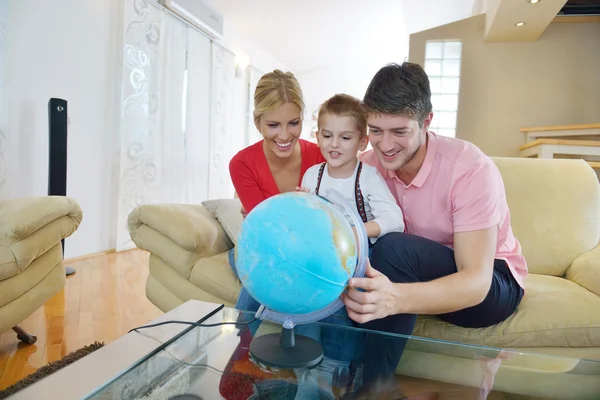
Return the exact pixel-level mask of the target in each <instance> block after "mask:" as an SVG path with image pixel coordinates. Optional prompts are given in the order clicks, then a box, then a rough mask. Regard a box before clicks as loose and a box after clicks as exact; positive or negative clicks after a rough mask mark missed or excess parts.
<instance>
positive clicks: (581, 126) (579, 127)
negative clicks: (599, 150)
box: [521, 124, 600, 133]
mask: <svg viewBox="0 0 600 400" xmlns="http://www.w3.org/2000/svg"><path fill="white" fill-rule="evenodd" d="M585 129H600V124H578V125H556V126H534V127H531V128H521V132H523V133H529V132H553V131H578V130H585Z"/></svg>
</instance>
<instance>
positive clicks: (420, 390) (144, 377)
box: [87, 308, 600, 400]
mask: <svg viewBox="0 0 600 400" xmlns="http://www.w3.org/2000/svg"><path fill="white" fill-rule="evenodd" d="M252 320H254V315H253V314H251V313H244V312H239V311H238V310H234V309H230V308H220V309H218V311H217V312H216V313H214V315H212V316H210V317H209V318H207V319H206V320H205V321H203V322H202V324H203V325H206V324H221V323H224V322H225V323H226V324H221V325H216V326H212V327H190V328H189V329H186V330H184V331H183V333H182V334H180V335H178V336H176V337H175V338H173V339H172V340H171V341H169V342H166V343H164V344H163V345H161V346H159V347H158V348H157V349H156V351H154V352H152V353H150V354H148V355H147V356H146V357H145V358H144V359H142V360H140V361H139V362H138V363H136V364H135V365H134V366H133V367H132V368H130V369H129V370H127V371H125V372H124V373H122V374H121V375H119V376H117V377H115V378H114V379H113V380H112V381H110V382H107V383H106V384H105V385H104V386H103V387H101V388H99V389H98V390H96V391H95V392H94V393H92V394H90V396H88V397H87V399H90V400H100V399H102V400H109V399H110V400H116V399H128V400H129V399H147V400H153V399H179V400H185V399H189V400H192V399H196V400H197V399H203V400H206V399H227V400H238V399H239V400H246V399H257V400H258V399H281V400H283V399H355V398H382V399H431V400H433V399H498V400H500V399H598V398H600V362H598V361H593V360H582V359H577V358H568V357H557V356H549V355H541V354H533V353H522V352H513V351H510V350H504V349H495V348H491V347H481V346H472V345H464V344H458V343H450V342H443V341H436V340H431V339H425V338H418V337H410V336H401V335H392V334H386V333H381V332H373V331H365V330H361V329H357V328H350V327H342V326H337V325H327V324H311V325H310V326H309V327H305V331H307V330H306V328H308V331H310V332H311V333H310V334H311V335H313V336H315V337H317V338H319V339H320V340H321V343H322V345H323V349H324V358H323V360H322V361H321V362H320V363H319V365H317V366H316V367H313V368H310V369H294V370H287V369H276V368H271V367H266V366H262V365H257V363H256V362H254V361H253V360H252V359H251V357H250V352H249V348H250V344H251V342H252V339H253V337H257V336H260V335H263V334H266V333H272V332H278V331H279V330H280V328H281V327H277V326H275V325H273V324H270V323H268V322H265V321H263V322H261V321H254V322H252V323H250V324H248V322H250V321H252ZM148 329H152V328H148ZM332 333H333V334H334V335H333V336H331V335H332ZM137 334H139V335H147V330H144V329H142V330H139V331H138V333H137ZM328 335H329V338H332V337H335V338H336V341H331V340H329V341H328V339H327V337H328ZM339 338H343V339H342V340H339ZM367 339H370V340H377V341H378V343H381V345H382V346H386V345H388V344H389V343H392V342H394V341H399V340H400V341H404V342H405V344H406V348H405V350H404V353H403V356H402V360H401V362H400V365H399V366H398V369H397V370H396V375H395V376H394V377H393V383H392V384H390V383H389V382H388V383H387V384H386V385H382V386H380V387H378V388H377V390H379V392H378V393H377V394H373V393H371V394H369V396H370V397H365V396H367V394H365V393H363V392H362V390H364V388H363V377H365V376H366V372H367V373H368V372H369V371H370V370H371V369H374V370H376V365H373V364H370V363H372V362H373V360H370V359H369V357H368V356H365V355H364V354H363V355H361V349H360V344H361V343H362V342H364V341H365V340H367ZM349 349H354V350H356V352H353V353H352V356H351V357H350V358H349V357H348V350H349ZM364 360H369V361H364ZM434 363H435V365H434ZM444 363H446V364H444ZM408 364H410V366H411V368H410V369H408V368H404V367H403V366H406V365H408ZM434 366H435V368H433V367H434ZM440 368H443V369H444V370H445V374H444V377H443V379H440V377H439V376H435V375H436V374H433V373H429V371H439V370H440ZM407 370H410V371H411V373H412V375H413V376H407V375H405V374H403V371H407ZM184 395H185V396H184Z"/></svg>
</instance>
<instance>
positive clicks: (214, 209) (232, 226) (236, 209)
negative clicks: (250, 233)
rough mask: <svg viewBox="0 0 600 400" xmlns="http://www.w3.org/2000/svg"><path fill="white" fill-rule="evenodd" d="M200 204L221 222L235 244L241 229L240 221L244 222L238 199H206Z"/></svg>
mask: <svg viewBox="0 0 600 400" xmlns="http://www.w3.org/2000/svg"><path fill="white" fill-rule="evenodd" d="M202 205H203V206H204V208H206V209H207V210H208V211H209V212H210V213H211V214H212V215H213V217H215V218H216V219H217V220H218V221H219V223H221V226H222V227H223V229H224V230H225V232H226V233H227V236H229V239H230V240H231V241H232V242H233V244H234V246H235V245H236V244H237V237H238V235H239V233H240V230H241V229H242V222H244V218H243V217H242V213H241V208H242V203H241V202H240V199H238V198H235V199H215V200H207V201H205V202H203V203H202Z"/></svg>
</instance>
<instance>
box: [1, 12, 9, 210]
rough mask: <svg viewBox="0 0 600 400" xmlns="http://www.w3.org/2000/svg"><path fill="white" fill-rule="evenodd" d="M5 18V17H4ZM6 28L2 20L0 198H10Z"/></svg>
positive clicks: (3, 14) (2, 13)
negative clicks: (7, 136) (5, 53)
mask: <svg viewBox="0 0 600 400" xmlns="http://www.w3.org/2000/svg"><path fill="white" fill-rule="evenodd" d="M6 8H7V3H6V2H0V15H2V16H5V15H7V13H8V10H7V9H6ZM2 18H3V17H2ZM4 31H5V28H4V21H3V20H0V200H4V199H6V198H8V195H7V194H6V190H5V188H4V186H5V183H6V178H7V166H8V165H7V164H8V161H7V154H6V151H7V147H8V143H7V141H6V136H5V134H4V132H8V101H7V99H6V96H7V90H6V88H5V86H4V81H5V76H4V74H5V63H4V51H5V50H4V48H5V43H4V42H5V40H6V39H5V33H4Z"/></svg>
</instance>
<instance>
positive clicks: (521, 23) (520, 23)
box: [515, 22, 525, 26]
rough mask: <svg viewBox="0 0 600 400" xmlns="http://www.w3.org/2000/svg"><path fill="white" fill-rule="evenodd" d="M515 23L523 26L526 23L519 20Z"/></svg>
mask: <svg viewBox="0 0 600 400" xmlns="http://www.w3.org/2000/svg"><path fill="white" fill-rule="evenodd" d="M515 25H516V26H523V25H525V22H517V23H516V24H515Z"/></svg>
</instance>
